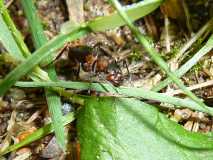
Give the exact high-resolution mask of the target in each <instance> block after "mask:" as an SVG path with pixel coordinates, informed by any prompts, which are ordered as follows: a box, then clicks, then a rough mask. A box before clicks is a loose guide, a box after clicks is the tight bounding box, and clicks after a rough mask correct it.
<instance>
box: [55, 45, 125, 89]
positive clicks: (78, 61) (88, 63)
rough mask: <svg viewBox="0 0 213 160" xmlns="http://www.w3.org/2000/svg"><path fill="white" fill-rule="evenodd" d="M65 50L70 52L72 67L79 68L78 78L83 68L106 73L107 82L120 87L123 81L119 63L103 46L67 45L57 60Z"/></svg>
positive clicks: (86, 70) (88, 70)
mask: <svg viewBox="0 0 213 160" xmlns="http://www.w3.org/2000/svg"><path fill="white" fill-rule="evenodd" d="M65 50H67V51H68V58H69V60H70V64H71V67H72V68H76V67H77V72H76V73H77V76H78V75H79V72H80V68H82V69H83V70H84V71H85V72H93V73H101V72H104V73H106V74H107V76H106V80H107V81H109V82H111V83H112V84H113V85H115V86H119V85H120V84H121V82H122V81H123V77H122V74H121V69H120V67H119V65H118V64H117V61H116V60H115V59H114V58H113V57H112V56H111V55H110V54H109V53H107V52H106V51H105V50H104V49H103V48H102V47H101V44H96V45H95V46H93V47H89V46H83V45H79V46H74V47H71V46H70V45H67V46H65V47H64V48H63V49H62V50H61V52H60V53H59V55H58V56H57V58H58V57H60V56H61V54H63V52H64V51H65Z"/></svg>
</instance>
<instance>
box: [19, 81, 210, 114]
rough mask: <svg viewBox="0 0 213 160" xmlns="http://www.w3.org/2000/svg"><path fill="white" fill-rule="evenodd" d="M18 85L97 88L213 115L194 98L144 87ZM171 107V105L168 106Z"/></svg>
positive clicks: (53, 84)
mask: <svg viewBox="0 0 213 160" xmlns="http://www.w3.org/2000/svg"><path fill="white" fill-rule="evenodd" d="M15 85H16V86H18V87H62V88H68V89H77V90H96V91H99V92H105V93H106V92H108V93H110V94H108V95H109V96H118V95H123V96H124V97H125V96H127V97H132V98H140V99H141V98H143V99H149V100H155V101H159V102H162V103H169V104H173V105H176V108H182V107H186V108H190V109H193V110H198V111H202V112H206V113H209V114H210V115H213V109H211V108H208V110H206V109H204V108H203V107H200V105H198V104H197V103H195V102H194V101H192V100H187V99H181V98H176V97H172V96H169V95H167V94H165V93H156V92H153V91H149V90H146V89H144V88H133V87H131V88H128V87H114V86H112V85H110V84H106V83H87V82H67V81H59V82H17V83H16V84H15ZM168 107H170V106H168Z"/></svg>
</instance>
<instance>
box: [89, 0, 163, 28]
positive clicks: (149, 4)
mask: <svg viewBox="0 0 213 160" xmlns="http://www.w3.org/2000/svg"><path fill="white" fill-rule="evenodd" d="M162 2H163V0H149V1H141V2H138V3H135V4H133V5H130V6H127V7H125V8H124V10H125V12H126V14H127V15H128V16H129V18H130V19H131V20H133V21H135V20H137V19H139V18H141V17H144V16H145V15H147V14H149V13H151V12H152V11H153V10H155V9H156V8H158V7H159V6H160V4H161V3H162ZM125 24H126V22H125V21H124V20H123V19H122V18H121V17H120V15H119V13H118V12H115V13H113V14H112V15H109V16H105V17H100V18H97V19H95V20H92V21H90V22H89V23H88V24H87V25H88V27H90V28H91V29H92V30H93V31H104V30H106V29H113V28H116V27H120V26H123V25H125Z"/></svg>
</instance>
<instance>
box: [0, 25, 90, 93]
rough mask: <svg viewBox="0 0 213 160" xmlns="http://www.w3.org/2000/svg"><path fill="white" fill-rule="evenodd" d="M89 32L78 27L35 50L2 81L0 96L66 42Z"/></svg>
mask: <svg viewBox="0 0 213 160" xmlns="http://www.w3.org/2000/svg"><path fill="white" fill-rule="evenodd" d="M86 33H88V31H87V30H85V29H83V30H82V29H76V30H75V31H73V32H71V33H68V34H63V35H60V36H58V37H57V38H54V39H52V40H50V41H49V42H48V43H47V44H46V45H44V46H42V47H41V48H39V49H38V50H36V51H35V53H34V54H32V55H31V56H30V57H29V58H27V59H26V61H24V62H23V63H22V64H20V65H19V66H18V67H16V68H15V69H14V70H13V71H11V72H10V73H9V74H8V75H7V76H6V77H5V78H4V79H3V80H2V81H1V82H0V88H1V90H0V96H3V95H4V93H5V92H6V91H7V90H8V89H9V88H10V87H11V86H12V85H14V84H15V82H16V81H17V80H19V79H20V78H21V77H22V76H24V75H26V74H27V73H29V72H30V71H31V70H32V69H33V68H34V67H35V66H36V65H38V64H39V63H40V62H41V61H42V60H43V59H44V58H46V57H48V56H49V55H51V54H53V52H54V51H56V50H57V49H59V48H60V47H62V46H63V45H64V43H65V42H68V41H72V40H75V39H77V38H79V37H81V36H83V35H85V34H86Z"/></svg>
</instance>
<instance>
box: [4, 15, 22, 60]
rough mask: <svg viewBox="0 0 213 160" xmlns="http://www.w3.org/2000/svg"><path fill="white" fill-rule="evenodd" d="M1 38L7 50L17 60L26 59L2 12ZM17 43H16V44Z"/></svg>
mask: <svg viewBox="0 0 213 160" xmlns="http://www.w3.org/2000/svg"><path fill="white" fill-rule="evenodd" d="M0 40H1V42H2V44H3V45H4V46H5V48H6V50H7V51H8V52H9V53H10V54H11V55H12V56H13V57H15V58H16V59H17V60H21V61H23V60H24V57H23V55H22V52H21V51H20V50H19V47H18V46H17V44H16V42H15V40H14V39H13V36H12V35H11V34H10V30H9V29H8V27H7V25H6V24H5V22H4V20H3V17H2V15H1V14H0ZM14 44H15V45H14Z"/></svg>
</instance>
